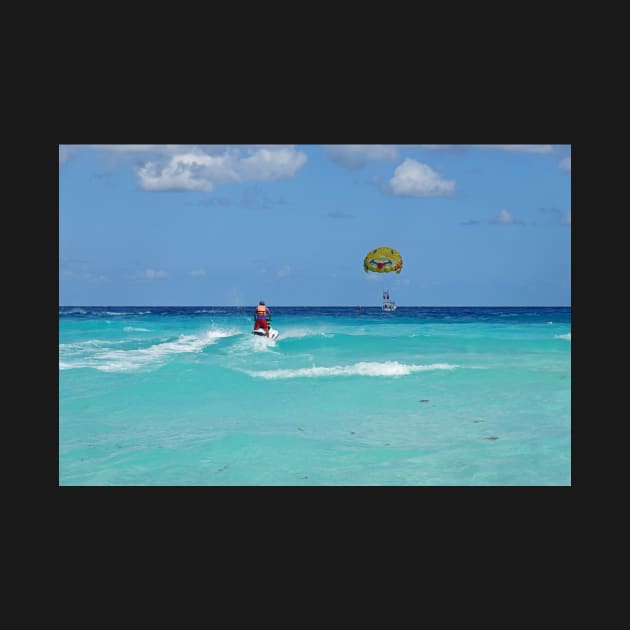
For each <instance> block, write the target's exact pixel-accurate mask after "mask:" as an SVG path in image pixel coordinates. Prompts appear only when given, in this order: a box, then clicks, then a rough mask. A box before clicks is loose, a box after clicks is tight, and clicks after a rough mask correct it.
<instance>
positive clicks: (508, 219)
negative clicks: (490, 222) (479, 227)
mask: <svg viewBox="0 0 630 630" xmlns="http://www.w3.org/2000/svg"><path fill="white" fill-rule="evenodd" d="M495 221H496V222H497V223H501V224H503V225H512V224H513V223H514V219H513V218H512V215H511V214H510V213H509V212H508V211H507V210H506V209H505V208H501V210H499V212H498V214H497V216H496V218H495Z"/></svg>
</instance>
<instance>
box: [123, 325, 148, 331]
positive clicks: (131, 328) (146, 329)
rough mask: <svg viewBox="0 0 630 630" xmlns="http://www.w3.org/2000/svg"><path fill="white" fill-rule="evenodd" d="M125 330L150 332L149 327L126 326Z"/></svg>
mask: <svg viewBox="0 0 630 630" xmlns="http://www.w3.org/2000/svg"><path fill="white" fill-rule="evenodd" d="M123 330H125V331H127V332H132V331H134V330H137V331H138V332H149V329H148V328H136V327H135V326H125V327H124V328H123Z"/></svg>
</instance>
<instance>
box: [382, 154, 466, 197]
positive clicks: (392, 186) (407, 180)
mask: <svg viewBox="0 0 630 630" xmlns="http://www.w3.org/2000/svg"><path fill="white" fill-rule="evenodd" d="M389 190H390V192H391V193H392V194H394V195H406V196H410V197H432V196H439V195H448V194H450V193H452V192H453V191H454V190H455V180H446V179H442V177H441V176H440V174H439V173H438V172H436V171H434V170H433V169H432V168H431V167H430V166H427V165H426V164H422V163H420V162H417V161H416V160H412V159H411V158H406V159H405V161H404V162H403V163H402V164H400V165H399V166H398V167H397V168H396V170H395V171H394V176H393V177H392V178H391V179H390V180H389Z"/></svg>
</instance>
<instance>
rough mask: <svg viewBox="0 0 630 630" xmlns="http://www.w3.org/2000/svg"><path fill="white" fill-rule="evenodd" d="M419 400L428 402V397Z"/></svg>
mask: <svg viewBox="0 0 630 630" xmlns="http://www.w3.org/2000/svg"><path fill="white" fill-rule="evenodd" d="M420 402H429V400H428V398H423V399H422V400H421V401H420Z"/></svg>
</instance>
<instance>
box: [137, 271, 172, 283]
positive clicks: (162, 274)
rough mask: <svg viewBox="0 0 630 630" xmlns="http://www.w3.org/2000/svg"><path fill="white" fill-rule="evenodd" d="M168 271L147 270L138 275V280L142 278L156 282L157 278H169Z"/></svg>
mask: <svg viewBox="0 0 630 630" xmlns="http://www.w3.org/2000/svg"><path fill="white" fill-rule="evenodd" d="M168 275H169V274H168V272H167V271H158V270H157V269H145V270H144V271H140V272H138V273H137V274H136V278H142V279H144V280H154V279H155V278H168Z"/></svg>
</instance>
